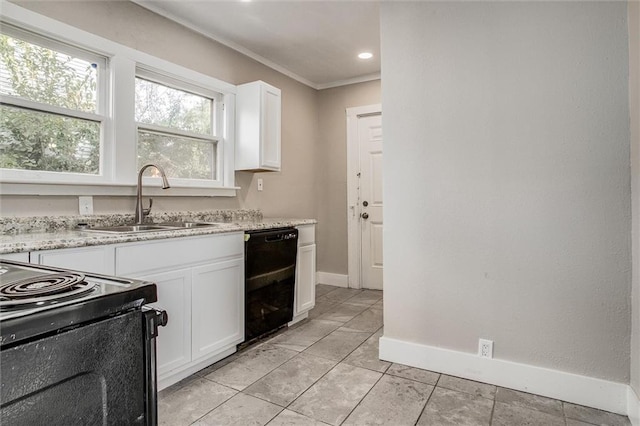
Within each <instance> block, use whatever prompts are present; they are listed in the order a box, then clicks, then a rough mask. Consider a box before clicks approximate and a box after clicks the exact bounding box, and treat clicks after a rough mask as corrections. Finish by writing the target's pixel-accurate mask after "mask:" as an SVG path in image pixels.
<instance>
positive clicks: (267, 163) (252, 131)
mask: <svg viewBox="0 0 640 426" xmlns="http://www.w3.org/2000/svg"><path fill="white" fill-rule="evenodd" d="M281 114H282V113H281V96H280V89H278V88H276V87H273V86H271V85H269V84H267V83H265V82H264V81H254V82H252V83H247V84H242V85H240V86H238V91H237V93H236V163H235V166H236V170H249V171H276V172H278V171H280V120H281Z"/></svg>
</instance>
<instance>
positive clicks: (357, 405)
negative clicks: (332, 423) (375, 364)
mask: <svg viewBox="0 0 640 426" xmlns="http://www.w3.org/2000/svg"><path fill="white" fill-rule="evenodd" d="M383 377H384V373H382V374H380V377H378V380H376V382H375V383H374V384H373V386H371V388H370V389H369V390H368V391H367V393H365V394H364V396H363V397H362V398H360V401H358V403H357V404H356V406H355V407H353V408H352V409H351V411H349V414H347V416H346V417H345V418H344V420H343V421H341V422H340V424H343V423H344V422H346V421H347V419H348V418H349V416H350V415H351V413H353V412H354V411H355V410H356V408H358V407H359V406H360V404H362V401H364V400H365V398H366V397H367V395H369V394H370V393H371V391H372V390H373V388H375V387H376V385H377V384H378V383H379V382H380V380H382V378H383Z"/></svg>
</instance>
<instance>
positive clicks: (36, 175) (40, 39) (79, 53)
mask: <svg viewBox="0 0 640 426" xmlns="http://www.w3.org/2000/svg"><path fill="white" fill-rule="evenodd" d="M0 33H2V34H5V35H8V36H9V37H13V38H17V39H21V40H23V41H26V42H28V43H31V44H35V45H38V46H42V47H44V48H47V49H50V50H53V51H56V52H60V53H63V54H67V55H71V56H75V57H77V58H79V59H83V60H86V61H92V62H94V63H96V64H97V79H96V84H97V88H96V108H95V112H87V111H81V110H74V109H70V108H65V107H60V106H57V105H51V104H47V103H43V102H38V101H32V100H30V99H24V98H20V97H17V96H13V95H2V94H0V104H1V105H3V106H7V107H13V108H18V109H24V110H28V111H34V112H39V113H45V114H50V115H54V116H61V117H68V118H73V119H80V120H87V121H91V122H94V123H98V124H99V126H100V140H99V141H98V142H99V144H100V148H99V149H100V163H99V164H98V173H97V174H88V173H74V172H53V171H48V170H24V169H1V168H0V171H1V180H2V181H4V180H15V181H36V182H42V181H46V182H49V183H72V182H77V181H78V180H81V181H85V182H87V183H88V182H92V183H100V182H103V181H104V180H105V176H104V170H105V167H106V164H105V158H104V152H105V143H106V142H107V141H108V140H109V139H110V134H109V131H108V127H109V122H110V119H111V117H110V116H109V115H108V114H107V111H109V110H110V105H109V98H110V97H109V92H110V91H111V88H110V81H109V79H108V78H107V77H108V73H109V59H108V57H106V56H105V55H100V54H97V53H95V52H93V51H89V50H87V49H84V48H80V47H76V46H73V45H70V44H68V43H65V42H63V41H59V40H53V39H51V38H50V37H46V36H43V35H42V34H38V33H35V32H32V31H28V30H25V29H23V28H20V27H17V26H15V25H12V24H8V25H7V24H4V23H3V25H2V28H1V29H0Z"/></svg>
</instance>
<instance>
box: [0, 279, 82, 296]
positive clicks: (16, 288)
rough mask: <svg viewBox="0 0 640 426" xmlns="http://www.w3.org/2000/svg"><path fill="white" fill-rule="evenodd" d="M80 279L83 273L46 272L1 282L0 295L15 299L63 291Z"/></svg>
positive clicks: (80, 280)
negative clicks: (13, 280)
mask: <svg viewBox="0 0 640 426" xmlns="http://www.w3.org/2000/svg"><path fill="white" fill-rule="evenodd" d="M82 281H84V275H82V274H48V275H43V276H41V277H35V278H26V279H23V280H20V281H15V282H11V283H6V284H2V285H1V286H0V297H2V296H6V297H8V298H9V299H17V298H23V297H38V296H48V295H50V294H55V293H64V292H65V291H67V289H69V288H71V287H73V286H74V285H75V284H78V283H80V282H82Z"/></svg>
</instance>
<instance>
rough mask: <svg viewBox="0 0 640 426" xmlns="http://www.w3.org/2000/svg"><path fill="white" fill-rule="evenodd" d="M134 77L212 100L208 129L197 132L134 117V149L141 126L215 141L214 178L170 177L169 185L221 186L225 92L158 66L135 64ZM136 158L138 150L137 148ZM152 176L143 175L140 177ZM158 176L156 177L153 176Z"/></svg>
mask: <svg viewBox="0 0 640 426" xmlns="http://www.w3.org/2000/svg"><path fill="white" fill-rule="evenodd" d="M136 78H140V79H143V80H147V81H151V82H153V83H157V84H159V85H162V86H166V87H170V88H172V89H176V90H180V91H183V92H187V93H192V94H194V95H198V96H202V97H205V98H208V99H211V100H212V111H211V133H210V134H204V133H196V132H190V131H187V130H182V129H178V128H174V127H166V126H162V125H158V124H150V123H143V122H139V121H136V150H137V148H138V137H139V135H140V130H143V131H148V132H151V133H157V134H161V135H171V136H178V137H185V138H189V139H196V140H201V141H209V142H213V143H214V150H215V159H216V161H215V162H216V164H215V171H214V172H215V177H214V178H213V179H186V178H171V182H172V185H174V184H175V185H178V186H192V187H209V186H222V172H223V171H224V170H223V169H224V163H223V159H224V136H223V135H224V96H223V95H222V94H221V93H219V92H215V91H212V90H210V89H207V88H205V87H202V86H198V85H194V84H193V83H192V82H188V81H184V80H181V79H179V78H176V77H175V76H171V75H167V74H166V73H163V72H160V71H158V70H152V69H150V68H149V67H142V66H137V67H136ZM136 158H137V151H136ZM147 180H152V179H151V178H147V177H144V178H143V181H147ZM156 180H157V178H156Z"/></svg>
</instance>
